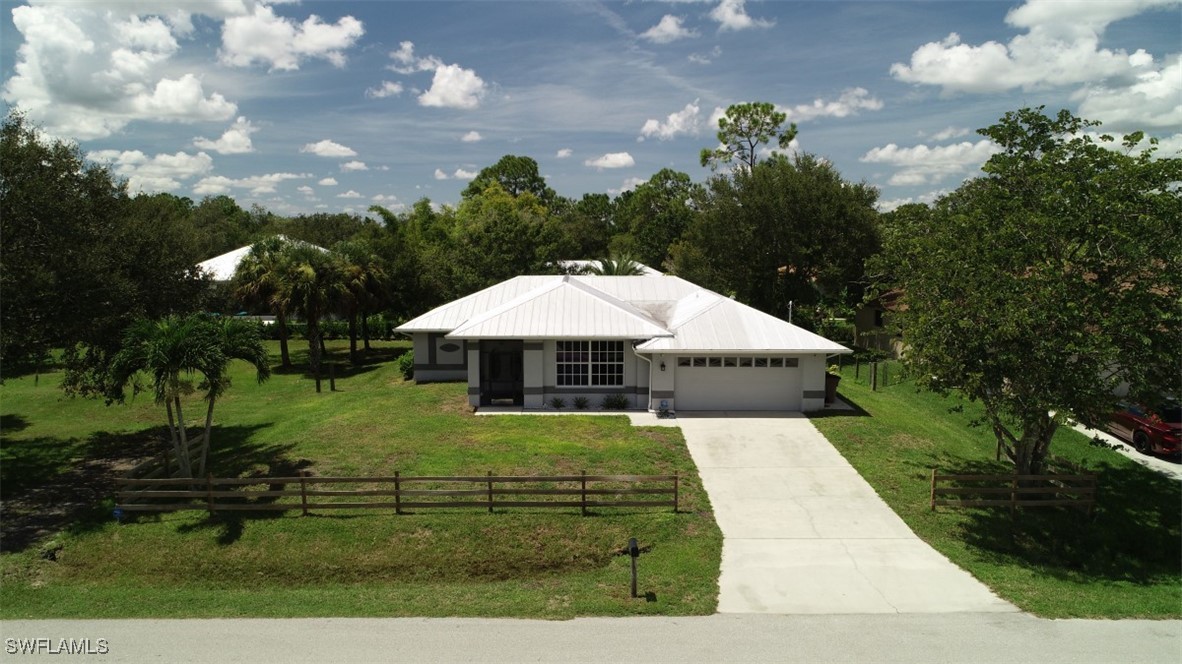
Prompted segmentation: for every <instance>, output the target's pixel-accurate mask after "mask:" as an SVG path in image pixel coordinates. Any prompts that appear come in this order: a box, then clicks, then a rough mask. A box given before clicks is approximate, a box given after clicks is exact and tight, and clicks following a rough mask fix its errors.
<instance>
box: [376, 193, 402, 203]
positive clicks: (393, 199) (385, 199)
mask: <svg viewBox="0 0 1182 664" xmlns="http://www.w3.org/2000/svg"><path fill="white" fill-rule="evenodd" d="M369 200H371V201H373V202H375V203H397V202H398V197H397V196H393V195H390V196H387V195H386V194H378V195H377V196H374V197H372V198H370V199H369Z"/></svg>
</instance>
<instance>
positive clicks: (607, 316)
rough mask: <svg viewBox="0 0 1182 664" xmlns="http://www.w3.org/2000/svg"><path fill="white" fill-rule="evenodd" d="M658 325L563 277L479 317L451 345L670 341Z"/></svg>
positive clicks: (625, 305) (451, 336)
mask: <svg viewBox="0 0 1182 664" xmlns="http://www.w3.org/2000/svg"><path fill="white" fill-rule="evenodd" d="M669 334H670V332H669V331H668V330H666V329H665V328H664V327H662V326H661V324H660V323H658V322H657V321H655V320H653V319H652V318H650V317H649V316H647V315H646V314H645V313H644V312H643V311H641V310H640V309H637V308H636V307H634V306H632V305H631V304H629V303H627V302H625V301H623V300H619V299H617V298H614V297H612V296H611V295H608V294H607V293H604V292H603V291H600V290H596V289H595V288H592V287H591V286H588V285H587V284H584V283H581V282H580V281H578V278H577V277H559V278H558V279H557V280H555V281H551V282H549V283H547V284H544V285H542V286H539V287H538V288H535V289H534V290H532V291H529V292H528V293H525V294H524V295H522V296H521V297H518V298H517V299H514V300H512V301H510V302H507V303H505V304H503V305H501V306H500V307H497V308H495V309H493V310H491V311H488V312H486V313H484V314H482V315H480V316H477V317H475V318H473V319H471V320H469V321H467V322H466V323H464V324H463V325H461V326H459V327H458V328H456V329H455V330H453V331H452V332H451V333H450V334H448V335H447V336H448V338H449V339H588V338H591V339H648V338H651V337H661V336H668V335H669Z"/></svg>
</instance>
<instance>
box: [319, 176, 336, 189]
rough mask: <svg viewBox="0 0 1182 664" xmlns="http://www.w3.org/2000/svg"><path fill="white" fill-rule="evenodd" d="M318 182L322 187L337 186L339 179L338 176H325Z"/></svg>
mask: <svg viewBox="0 0 1182 664" xmlns="http://www.w3.org/2000/svg"><path fill="white" fill-rule="evenodd" d="M316 184H318V185H320V186H321V187H335V186H337V179H336V178H324V179H322V180H320V181H319V182H317V183H316Z"/></svg>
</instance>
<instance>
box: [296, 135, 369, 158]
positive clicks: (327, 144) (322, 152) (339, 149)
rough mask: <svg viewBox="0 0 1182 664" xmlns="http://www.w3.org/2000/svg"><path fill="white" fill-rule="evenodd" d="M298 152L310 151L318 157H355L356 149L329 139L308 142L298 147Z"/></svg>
mask: <svg viewBox="0 0 1182 664" xmlns="http://www.w3.org/2000/svg"><path fill="white" fill-rule="evenodd" d="M300 152H311V153H312V154H314V155H316V156H318V157H356V156H357V151H356V150H354V149H353V148H349V147H345V146H344V145H341V144H340V143H335V142H333V141H330V140H329V139H327V138H326V139H324V140H323V141H318V142H316V143H308V144H307V145H305V146H304V147H302V148H300Z"/></svg>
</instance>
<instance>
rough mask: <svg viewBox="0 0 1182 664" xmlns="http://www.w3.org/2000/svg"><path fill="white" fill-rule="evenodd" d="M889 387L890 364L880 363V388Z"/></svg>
mask: <svg viewBox="0 0 1182 664" xmlns="http://www.w3.org/2000/svg"><path fill="white" fill-rule="evenodd" d="M890 385H891V363H890V362H883V363H882V386H883V387H890Z"/></svg>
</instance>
